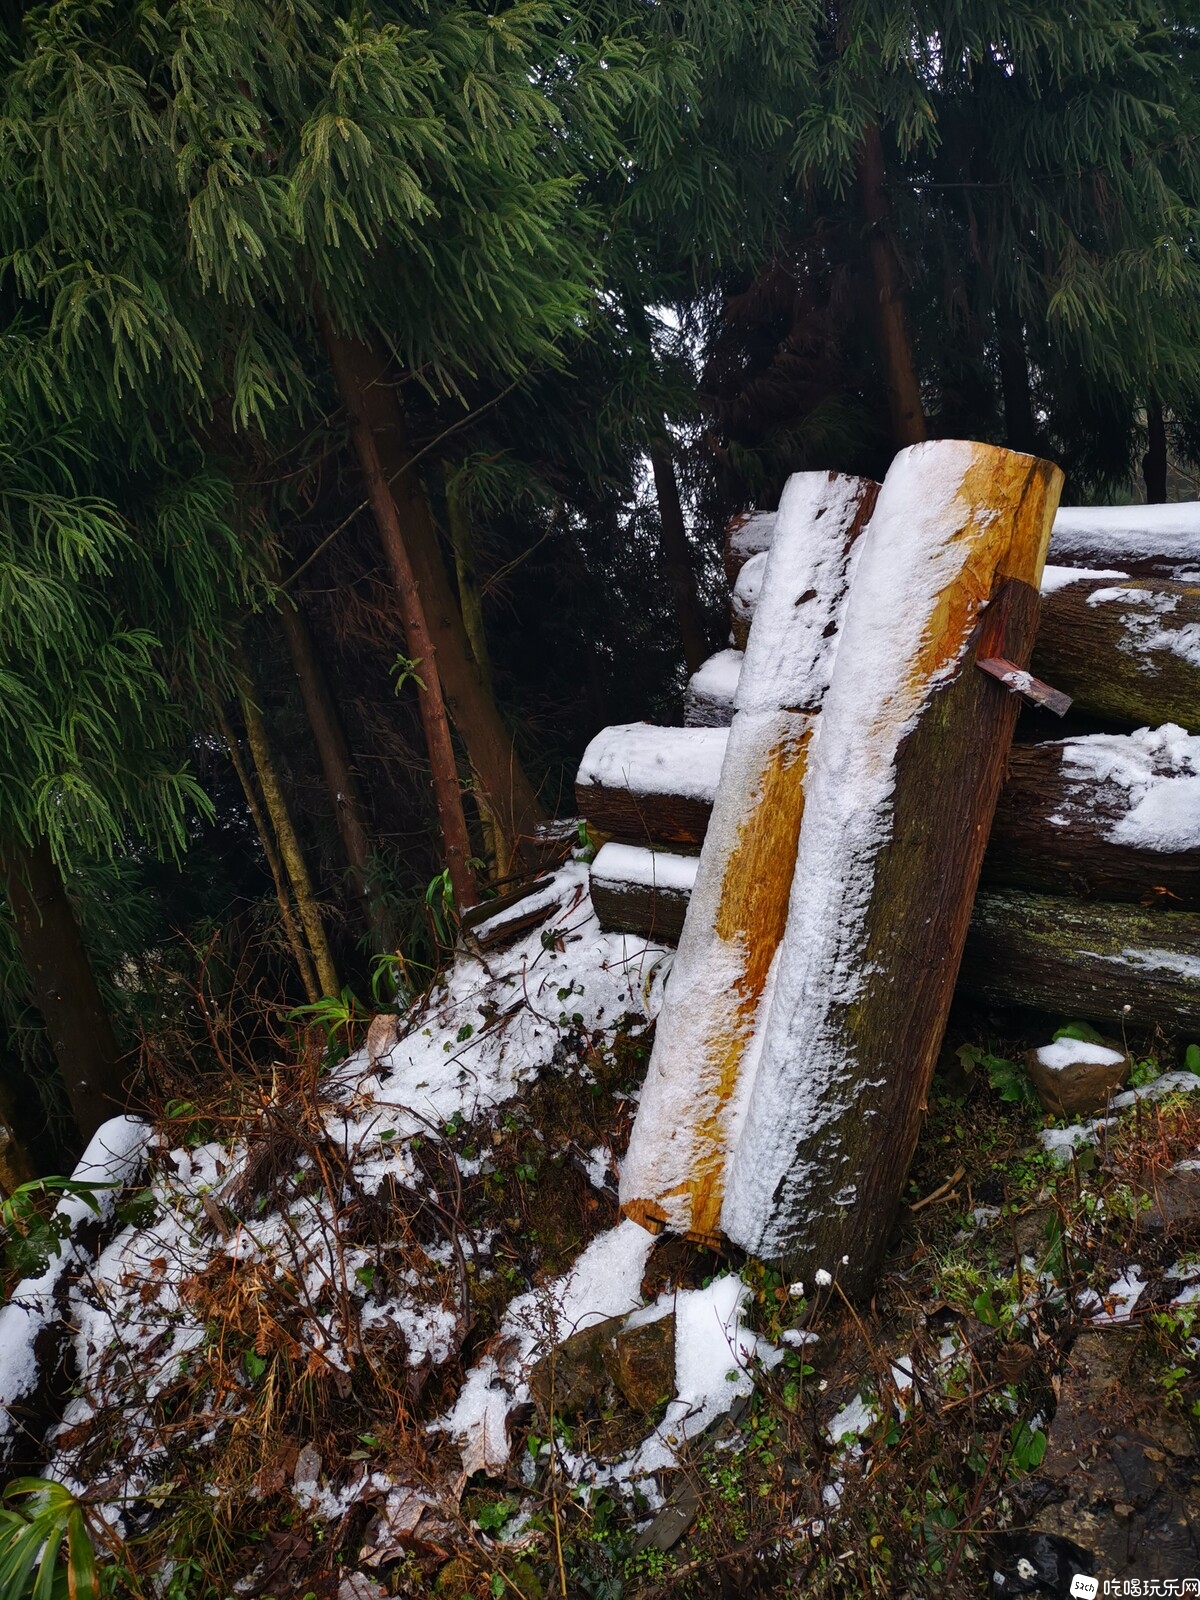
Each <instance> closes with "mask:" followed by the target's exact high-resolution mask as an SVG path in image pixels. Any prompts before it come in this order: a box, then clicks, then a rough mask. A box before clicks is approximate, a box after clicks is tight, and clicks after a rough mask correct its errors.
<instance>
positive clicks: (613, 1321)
mask: <svg viewBox="0 0 1200 1600" xmlns="http://www.w3.org/2000/svg"><path fill="white" fill-rule="evenodd" d="M626 1322H627V1319H626V1318H625V1317H609V1318H608V1319H607V1321H605V1322H598V1323H596V1324H595V1326H594V1327H591V1328H582V1329H580V1331H579V1332H578V1333H573V1334H572V1335H571V1336H570V1338H568V1339H564V1340H563V1341H562V1343H561V1344H558V1345H556V1346H555V1348H554V1349H553V1350H552V1351H551V1352H550V1353H549V1354H547V1355H544V1356H543V1357H542V1358H541V1360H540V1361H538V1362H537V1364H536V1365H535V1366H534V1368H533V1371H532V1372H531V1373H530V1375H529V1388H530V1392H531V1393H532V1395H533V1400H534V1404H535V1405H536V1406H537V1408H538V1413H539V1415H540V1416H541V1418H542V1420H543V1422H544V1421H546V1420H547V1419H548V1417H549V1415H550V1412H551V1411H552V1410H553V1412H554V1414H555V1415H556V1416H560V1417H568V1418H569V1417H580V1416H582V1415H583V1414H584V1412H585V1411H587V1409H588V1407H589V1405H591V1403H592V1402H593V1401H595V1403H596V1405H597V1406H598V1407H603V1406H604V1404H605V1401H606V1399H608V1398H611V1396H610V1391H615V1392H616V1394H617V1395H619V1396H620V1398H621V1399H622V1400H623V1401H624V1402H625V1404H626V1405H627V1406H629V1407H630V1408H631V1409H632V1410H633V1411H636V1412H638V1413H640V1414H642V1415H648V1414H649V1413H650V1412H651V1411H653V1410H654V1408H655V1407H656V1406H658V1405H660V1404H661V1403H662V1402H663V1401H664V1400H669V1399H670V1397H671V1395H672V1394H673V1393H674V1391H675V1315H674V1313H673V1312H670V1313H668V1314H667V1315H666V1316H664V1317H658V1318H656V1319H655V1320H654V1321H653V1322H641V1323H635V1325H634V1326H633V1327H632V1328H630V1327H627V1326H626Z"/></svg>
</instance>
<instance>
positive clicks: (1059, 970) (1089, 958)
mask: <svg viewBox="0 0 1200 1600" xmlns="http://www.w3.org/2000/svg"><path fill="white" fill-rule="evenodd" d="M959 989H960V992H961V993H963V994H966V995H970V996H971V997H972V998H974V999H977V1000H986V1001H989V1002H990V1003H992V1004H994V1005H1002V1006H1005V1007H1012V1006H1028V1007H1030V1008H1032V1009H1034V1010H1038V1011H1048V1012H1050V1013H1052V1014H1053V1015H1055V1016H1058V1017H1082V1018H1087V1019H1089V1020H1091V1021H1096V1022H1106V1023H1108V1024H1110V1025H1114V1024H1116V1023H1119V1022H1121V1021H1125V1022H1128V1023H1132V1024H1133V1025H1134V1026H1136V1027H1160V1026H1161V1027H1166V1028H1177V1029H1178V1030H1179V1031H1180V1032H1182V1033H1184V1034H1185V1035H1194V1034H1195V1033H1196V1032H1197V1031H1198V1030H1200V914H1197V913H1195V912H1189V911H1159V910H1158V909H1154V910H1150V911H1147V910H1145V909H1144V908H1143V907H1141V906H1131V905H1122V904H1119V903H1115V902H1106V901H1095V900H1089V901H1083V900H1069V899H1064V898H1062V897H1060V896H1058V895H1037V894H1026V893H1024V892H1023V891H1021V890H1019V889H985V890H983V891H981V892H980V894H979V895H978V896H977V897H976V901H975V911H974V915H973V917H972V920H971V931H970V935H969V936H968V939H967V945H966V950H965V952H964V954H963V963H962V971H961V974H960V977H959Z"/></svg>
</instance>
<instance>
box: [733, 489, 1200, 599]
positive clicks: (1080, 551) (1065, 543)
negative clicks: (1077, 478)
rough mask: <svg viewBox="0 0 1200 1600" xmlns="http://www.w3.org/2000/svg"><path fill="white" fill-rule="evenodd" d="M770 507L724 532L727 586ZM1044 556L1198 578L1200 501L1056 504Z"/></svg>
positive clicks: (766, 531)
mask: <svg viewBox="0 0 1200 1600" xmlns="http://www.w3.org/2000/svg"><path fill="white" fill-rule="evenodd" d="M775 516H776V513H775V512H774V511H754V512H743V513H742V514H741V516H739V517H734V519H733V520H732V522H730V524H729V527H728V528H727V529H726V532H725V572H726V575H727V576H728V578H729V587H730V588H731V589H732V588H733V586H734V583H735V582H736V579H737V575H738V573H739V572H740V571H741V570H742V568H743V566H745V564H746V562H747V561H748V560H749V559H750V557H751V556H753V555H756V554H757V553H758V552H759V551H761V550H769V549H770V547H771V539H772V537H773V535H774V531H775ZM1047 559H1048V561H1049V562H1050V563H1051V564H1052V565H1053V566H1056V567H1095V568H1113V567H1119V568H1120V569H1121V571H1122V575H1123V576H1126V577H1143V578H1169V579H1171V580H1173V581H1174V582H1176V583H1196V582H1200V501H1196V500H1191V501H1186V502H1185V503H1183V504H1182V505H1173V506H1172V505H1161V506H1059V508H1058V511H1057V513H1056V514H1055V518H1054V528H1053V530H1052V532H1051V534H1050V554H1049V556H1048V558H1047Z"/></svg>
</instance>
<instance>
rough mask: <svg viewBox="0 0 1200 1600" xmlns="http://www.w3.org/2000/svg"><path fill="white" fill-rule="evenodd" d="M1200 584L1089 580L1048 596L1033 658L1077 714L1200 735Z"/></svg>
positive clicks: (1040, 673) (1039, 672) (1037, 669)
mask: <svg viewBox="0 0 1200 1600" xmlns="http://www.w3.org/2000/svg"><path fill="white" fill-rule="evenodd" d="M1197 634H1200V584H1195V583H1167V582H1165V581H1162V580H1160V579H1156V578H1130V579H1125V578H1089V577H1083V578H1081V579H1080V581H1079V582H1077V583H1068V584H1066V585H1064V586H1063V587H1062V588H1060V589H1056V590H1055V591H1054V593H1053V594H1048V595H1047V596H1046V598H1045V602H1044V604H1043V607H1042V626H1041V630H1040V632H1039V633H1038V642H1037V648H1036V649H1035V651H1034V654H1033V670H1034V672H1036V673H1037V675H1038V677H1039V678H1044V679H1045V680H1046V682H1047V683H1051V684H1053V685H1054V687H1055V688H1056V689H1061V690H1062V691H1063V692H1064V693H1065V694H1069V695H1070V696H1071V698H1072V700H1073V701H1074V703H1075V710H1076V711H1083V712H1087V713H1088V714H1089V715H1091V716H1095V717H1108V718H1114V719H1116V720H1117V721H1120V722H1126V723H1131V724H1132V725H1133V726H1134V727H1146V726H1149V727H1152V728H1154V727H1158V726H1159V725H1160V724H1161V723H1164V722H1178V723H1179V724H1180V725H1181V726H1182V727H1184V728H1186V729H1187V730H1188V731H1189V732H1190V733H1200V658H1198V656H1197V651H1196V646H1195V639H1196V636H1197Z"/></svg>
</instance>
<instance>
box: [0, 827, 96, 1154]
mask: <svg viewBox="0 0 1200 1600" xmlns="http://www.w3.org/2000/svg"><path fill="white" fill-rule="evenodd" d="M0 871H2V873H3V881H4V893H5V898H6V899H7V901H8V905H9V910H10V911H11V913H12V918H13V924H14V927H15V929H16V935H17V944H18V946H19V948H20V951H21V958H22V960H23V961H24V963H25V970H26V971H27V972H28V974H29V978H30V981H31V982H32V984H33V992H34V996H35V998H36V1000H37V1004H38V1009H39V1010H40V1011H41V1013H42V1020H43V1021H44V1022H45V1024H46V1032H47V1033H48V1035H49V1037H50V1045H51V1048H52V1049H53V1051H54V1055H55V1059H56V1060H57V1062H58V1070H59V1072H60V1073H61V1075H62V1080H63V1085H64V1087H65V1089H66V1091H67V1098H68V1100H69V1101H70V1104H71V1113H72V1115H73V1116H74V1118H75V1121H76V1123H77V1124H78V1127H79V1131H80V1133H81V1134H82V1135H83V1137H84V1139H90V1138H91V1136H92V1134H94V1133H95V1131H96V1129H97V1128H98V1127H99V1126H100V1124H101V1123H102V1122H106V1121H107V1120H108V1118H109V1117H114V1116H116V1115H118V1113H120V1112H121V1111H123V1110H124V1109H125V1098H126V1090H125V1082H124V1074H123V1073H122V1070H121V1052H120V1050H119V1049H118V1047H117V1038H116V1034H115V1033H114V1032H113V1026H112V1022H111V1021H110V1019H109V1015H108V1011H107V1009H106V1008H105V1005H104V1001H103V999H102V998H101V995H100V989H99V987H98V985H97V983H96V975H95V973H94V972H93V971H92V967H91V963H90V961H89V960H88V954H87V951H86V950H85V949H84V944H83V936H82V935H81V933H80V931H79V924H78V922H77V921H76V920H75V912H74V910H73V909H72V906H71V902H70V900H69V899H68V898H67V891H66V889H65V887H64V885H63V880H62V874H61V873H60V872H59V870H58V867H57V865H56V864H55V860H54V857H53V855H52V854H51V852H50V845H49V843H48V841H47V840H45V839H39V840H38V842H37V844H35V845H34V846H33V848H32V849H24V848H19V847H18V848H11V849H10V850H8V851H7V852H6V853H5V855H4V857H3V858H2V860H0Z"/></svg>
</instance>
